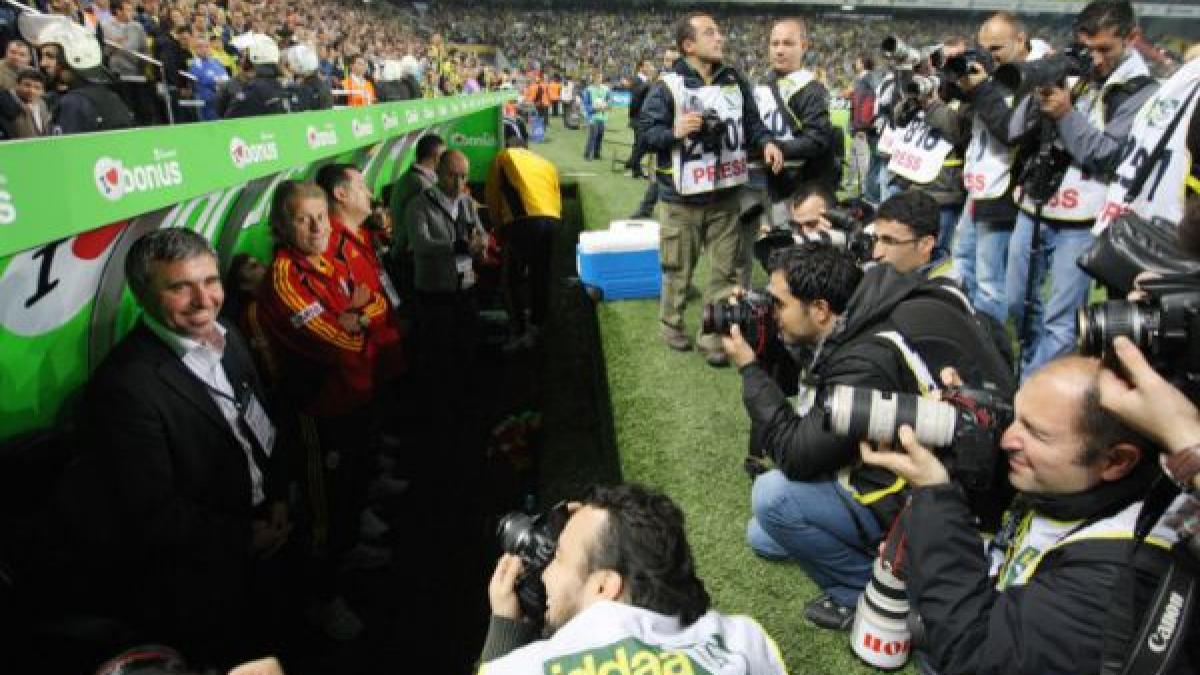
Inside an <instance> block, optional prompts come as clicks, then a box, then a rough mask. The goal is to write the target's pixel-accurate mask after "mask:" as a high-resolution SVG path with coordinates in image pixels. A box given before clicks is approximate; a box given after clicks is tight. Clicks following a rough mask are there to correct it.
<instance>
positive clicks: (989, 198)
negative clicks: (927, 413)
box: [954, 12, 1044, 323]
mask: <svg viewBox="0 0 1200 675" xmlns="http://www.w3.org/2000/svg"><path fill="white" fill-rule="evenodd" d="M979 46H980V48H981V49H982V50H984V51H986V52H988V53H989V54H991V59H992V61H993V62H994V63H995V65H996V66H1002V65H1006V64H1013V63H1022V62H1024V61H1026V60H1029V59H1031V58H1039V57H1040V56H1041V54H1042V51H1043V47H1044V45H1043V44H1042V43H1040V42H1039V43H1038V44H1037V46H1036V47H1035V46H1034V44H1033V43H1032V42H1031V41H1030V40H1029V35H1028V33H1027V31H1026V29H1025V24H1024V22H1022V21H1021V19H1020V18H1018V17H1017V16H1016V15H1015V14H1012V13H1011V12H997V13H995V14H993V15H992V16H991V17H990V18H989V19H988V20H987V21H985V22H984V23H983V26H981V27H980V28H979ZM958 84H959V86H960V87H961V88H962V90H963V92H965V94H966V96H967V98H968V100H969V101H970V102H971V103H972V110H973V112H974V119H973V120H972V123H971V125H972V126H971V141H970V144H969V145H968V146H967V152H966V156H965V158H964V162H965V166H964V167H963V184H964V185H965V186H966V188H967V199H968V204H967V206H966V208H964V209H963V215H962V218H961V219H960V220H959V223H958V230H957V231H958V238H957V239H956V240H955V242H954V267H955V269H956V270H957V271H958V275H959V279H960V280H961V281H962V284H963V286H964V287H965V288H966V291H967V294H968V295H969V296H970V298H971V303H972V304H973V305H974V306H975V309H976V310H977V311H980V312H983V313H984V314H987V315H988V316H990V317H992V318H993V319H995V320H996V321H999V322H1000V323H1004V322H1005V321H1007V320H1008V311H1009V298H1008V295H1007V293H1006V291H1005V278H1006V275H1007V270H1008V241H1009V239H1010V238H1011V237H1012V231H1013V224H1014V223H1015V222H1016V219H1017V207H1016V204H1015V203H1014V202H1013V199H1012V192H1013V187H1015V185H1016V180H1015V179H1014V173H1013V170H1012V169H1013V159H1014V157H1015V154H1014V152H1013V149H1014V146H1015V145H1016V142H1017V139H1016V138H1015V137H1013V136H1011V135H1010V132H1009V119H1010V118H1011V117H1012V107H1013V104H1014V95H1015V93H1016V92H1012V91H1009V90H1008V89H1006V88H1005V87H1004V85H1002V84H1000V83H998V82H996V81H994V80H992V79H991V78H990V74H989V73H988V72H987V71H986V70H985V69H984V67H983V66H982V65H981V64H978V63H975V64H972V65H971V70H970V71H969V72H968V73H967V75H966V76H965V77H962V78H960V79H959V81H958Z"/></svg>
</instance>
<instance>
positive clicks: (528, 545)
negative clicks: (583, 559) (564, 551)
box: [496, 502, 571, 624]
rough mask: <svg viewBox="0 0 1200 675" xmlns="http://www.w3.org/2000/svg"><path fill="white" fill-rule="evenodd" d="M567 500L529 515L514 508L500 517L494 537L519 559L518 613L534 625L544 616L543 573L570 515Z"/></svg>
mask: <svg viewBox="0 0 1200 675" xmlns="http://www.w3.org/2000/svg"><path fill="white" fill-rule="evenodd" d="M570 516H571V514H570V511H569V510H568V509H567V503H566V502H559V503H558V504H556V505H555V506H554V507H553V508H551V509H550V510H549V511H546V512H545V513H541V514H538V515H535V516H531V515H529V514H526V513H522V512H520V511H513V512H511V513H508V514H505V515H504V516H503V517H502V518H500V522H499V524H498V525H497V526H496V536H497V538H499V540H500V548H501V550H503V551H504V552H505V553H511V554H513V555H515V556H517V557H518V558H520V559H521V575H520V576H519V577H517V600H518V601H519V602H520V604H521V614H522V615H523V616H524V617H525V618H526V619H529V620H530V621H532V622H534V623H535V624H541V623H542V621H543V620H544V618H545V616H546V586H545V584H543V583H542V572H543V571H545V569H546V566H547V565H549V564H550V561H551V560H553V559H554V551H555V550H556V549H557V548H558V535H559V534H561V533H562V529H563V527H564V526H565V525H566V524H567V519H568V518H570Z"/></svg>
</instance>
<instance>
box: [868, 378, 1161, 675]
mask: <svg viewBox="0 0 1200 675" xmlns="http://www.w3.org/2000/svg"><path fill="white" fill-rule="evenodd" d="M943 377H944V379H945V380H947V383H948V384H954V383H955V382H954V380H955V379H956V377H957V376H956V375H955V374H953V373H945V372H944V373H943ZM1103 381H1104V375H1103V373H1102V367H1101V365H1100V361H1099V360H1098V359H1094V358H1086V357H1081V356H1066V357H1061V358H1059V359H1056V360H1054V361H1052V362H1051V363H1049V364H1047V365H1046V366H1045V367H1044V368H1042V369H1041V370H1039V371H1038V372H1037V373H1035V374H1034V375H1032V376H1031V377H1030V378H1029V379H1028V380H1026V381H1025V383H1024V384H1023V385H1022V386H1021V389H1020V391H1018V393H1017V396H1016V399H1015V417H1014V422H1013V423H1012V425H1010V426H1009V428H1008V429H1007V430H1006V431H1005V432H1004V435H1003V437H1002V438H1001V441H1000V447H1001V449H1002V450H1003V451H1004V452H1005V453H1006V454H1007V456H1008V477H1009V480H1010V481H1011V482H1012V484H1013V486H1014V487H1015V488H1016V489H1017V490H1018V496H1017V499H1016V500H1014V502H1013V506H1012V508H1011V509H1010V511H1009V513H1008V514H1006V517H1005V521H1004V524H1003V525H1002V527H1001V528H1000V530H999V531H998V532H997V533H996V536H995V538H994V539H993V541H992V542H991V543H990V544H989V545H988V547H987V552H986V554H985V551H984V550H983V549H982V548H981V547H980V543H981V542H980V537H979V533H978V531H977V530H976V527H975V522H974V517H973V515H972V514H971V513H970V511H969V510H968V508H967V502H966V499H965V497H964V494H963V491H962V488H961V487H959V486H958V485H957V484H956V483H954V482H952V481H951V479H950V475H949V473H948V472H947V471H946V468H945V466H944V465H943V463H942V461H941V460H940V459H939V457H938V456H937V455H935V454H934V453H933V452H931V451H930V450H929V449H928V448H925V447H922V446H921V445H920V444H919V443H918V442H917V441H916V439H915V436H914V434H913V431H912V429H911V428H909V427H907V426H906V427H902V428H901V430H900V433H899V438H900V444H901V445H902V446H903V448H902V449H903V451H902V452H898V451H893V450H892V449H891V448H890V447H888V446H887V445H885V444H881V446H880V447H879V448H878V449H875V448H872V447H871V445H870V444H867V443H863V444H862V445H861V447H860V451H861V453H862V458H863V461H864V462H865V463H867V464H869V465H871V466H875V467H878V468H882V469H886V470H888V471H893V472H895V473H896V474H898V475H900V476H902V477H904V479H905V480H907V481H908V482H909V483H910V484H911V485H912V486H913V490H912V500H911V506H910V512H909V516H908V518H909V520H908V523H907V527H906V530H905V531H906V533H907V558H906V562H905V570H906V571H907V582H908V598H909V601H910V602H911V605H912V611H913V613H914V614H915V616H910V617H909V625H910V626H913V625H915V626H916V627H914V643H915V646H916V649H917V650H918V653H919V654H920V655H922V656H923V657H924V658H925V660H926V661H927V662H928V665H929V666H931V667H932V671H934V672H938V673H941V674H942V675H950V674H952V673H974V674H984V673H1037V674H1039V675H1041V674H1044V673H1096V672H1100V670H1101V664H1102V661H1103V662H1107V661H1110V660H1112V659H1114V658H1116V659H1122V658H1123V657H1124V653H1125V652H1124V651H1123V647H1124V645H1125V643H1124V642H1123V639H1124V638H1127V637H1128V635H1122V634H1121V633H1122V631H1125V632H1128V630H1129V628H1130V626H1131V623H1130V622H1128V619H1129V615H1128V613H1127V612H1128V604H1127V602H1128V600H1129V599H1130V598H1131V597H1133V596H1132V593H1129V594H1126V592H1127V591H1131V590H1137V591H1138V592H1139V593H1144V592H1145V591H1146V590H1147V586H1151V587H1152V584H1153V583H1154V575H1155V573H1156V572H1158V571H1161V569H1162V567H1163V565H1164V563H1165V561H1166V550H1165V549H1166V548H1169V546H1170V545H1171V543H1172V542H1173V541H1174V540H1175V538H1176V537H1175V534H1174V533H1173V532H1172V531H1170V530H1169V529H1167V528H1165V527H1162V526H1158V527H1156V528H1155V529H1154V531H1153V532H1152V534H1151V535H1150V536H1149V537H1148V538H1146V539H1145V541H1144V542H1141V544H1140V545H1135V541H1134V531H1135V526H1136V525H1137V520H1138V513H1139V511H1140V509H1141V506H1142V498H1143V496H1144V495H1145V494H1146V492H1147V491H1148V490H1149V489H1150V487H1151V485H1152V484H1153V483H1154V481H1155V480H1156V479H1157V478H1158V477H1159V476H1160V471H1159V468H1158V466H1157V464H1158V462H1157V461H1156V459H1157V447H1156V446H1155V445H1154V444H1153V443H1151V442H1150V441H1148V440H1147V439H1145V438H1144V437H1142V436H1141V435H1139V434H1138V433H1136V432H1135V431H1133V430H1131V429H1130V428H1129V427H1127V426H1126V425H1125V424H1123V423H1122V422H1121V421H1120V420H1118V419H1117V418H1116V417H1114V416H1113V415H1111V414H1110V413H1108V412H1106V411H1105V410H1104V409H1103V408H1102V407H1101V396H1102V393H1101V391H1100V388H1099V387H1100V383H1102V382H1103ZM1134 580H1136V583H1135V582H1134ZM1131 585H1132V586H1131ZM1122 619H1124V620H1125V621H1122ZM930 671H931V669H927V670H926V672H930Z"/></svg>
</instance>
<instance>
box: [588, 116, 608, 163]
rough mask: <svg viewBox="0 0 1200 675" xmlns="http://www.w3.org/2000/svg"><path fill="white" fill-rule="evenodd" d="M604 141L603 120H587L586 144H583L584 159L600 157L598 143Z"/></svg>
mask: <svg viewBox="0 0 1200 675" xmlns="http://www.w3.org/2000/svg"><path fill="white" fill-rule="evenodd" d="M603 142H604V122H588V135H587V145H585V146H583V158H584V159H600V144H601V143H603Z"/></svg>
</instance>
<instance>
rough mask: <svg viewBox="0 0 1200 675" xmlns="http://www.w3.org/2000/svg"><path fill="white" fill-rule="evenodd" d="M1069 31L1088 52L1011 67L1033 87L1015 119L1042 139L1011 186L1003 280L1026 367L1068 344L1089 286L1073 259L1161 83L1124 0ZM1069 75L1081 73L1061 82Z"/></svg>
mask: <svg viewBox="0 0 1200 675" xmlns="http://www.w3.org/2000/svg"><path fill="white" fill-rule="evenodd" d="M1075 32H1076V36H1077V38H1078V40H1079V41H1080V43H1081V44H1082V45H1083V47H1085V48H1086V51H1084V50H1080V49H1072V50H1068V51H1067V52H1066V53H1064V54H1062V55H1055V56H1054V57H1047V58H1044V59H1040V60H1038V61H1034V62H1030V63H1025V64H1021V65H1020V66H1019V67H1017V68H1015V69H1013V70H1015V72H1018V73H1020V78H1019V81H1020V84H1019V85H1018V86H1021V87H1028V88H1036V95H1031V96H1029V97H1027V98H1026V99H1025V100H1023V101H1022V102H1021V104H1020V105H1019V106H1018V108H1017V111H1016V113H1015V114H1014V125H1015V126H1016V127H1017V128H1022V129H1032V128H1038V129H1039V130H1040V131H1039V134H1038V135H1039V136H1040V142H1041V147H1040V148H1039V149H1038V151H1037V152H1036V153H1035V154H1034V156H1033V157H1032V158H1031V160H1030V162H1029V165H1028V166H1027V170H1026V175H1025V176H1024V177H1023V183H1022V186H1021V190H1019V191H1018V193H1017V196H1018V197H1019V199H1020V201H1019V202H1018V206H1019V208H1020V209H1021V214H1020V215H1019V216H1018V217H1017V222H1016V226H1015V228H1014V230H1013V235H1012V241H1011V243H1010V244H1009V251H1008V273H1007V283H1006V287H1005V293H1006V295H1007V296H1008V302H1009V313H1010V315H1012V316H1014V317H1017V318H1018V320H1019V323H1020V324H1021V325H1022V330H1021V335H1020V339H1021V347H1022V348H1021V364H1022V373H1024V375H1025V376H1027V375H1028V374H1030V373H1032V372H1034V371H1035V370H1037V368H1039V367H1040V366H1042V365H1043V364H1045V363H1047V362H1048V361H1050V360H1051V359H1052V358H1054V357H1055V356H1058V355H1060V354H1063V353H1065V352H1068V351H1070V350H1071V349H1072V347H1073V346H1074V344H1075V338H1076V326H1075V310H1076V309H1077V308H1078V307H1079V306H1080V305H1082V304H1084V302H1085V301H1086V299H1087V293H1088V285H1089V280H1088V277H1087V275H1086V274H1085V273H1084V272H1083V271H1082V270H1081V269H1080V268H1079V267H1078V266H1077V265H1076V262H1075V261H1076V260H1077V259H1078V258H1079V256H1080V254H1082V253H1083V252H1084V251H1086V250H1087V249H1088V248H1089V247H1090V246H1091V244H1092V240H1093V235H1092V233H1091V231H1090V229H1091V227H1092V224H1093V222H1094V221H1095V219H1096V218H1097V216H1099V215H1100V210H1101V208H1102V207H1103V205H1104V201H1105V193H1106V191H1107V187H1106V186H1107V183H1108V182H1109V181H1110V180H1111V179H1112V177H1113V172H1114V171H1115V170H1116V168H1117V165H1118V163H1119V162H1120V160H1121V158H1122V155H1121V149H1122V147H1123V145H1124V143H1125V141H1126V138H1127V136H1128V134H1129V130H1130V127H1131V126H1132V124H1133V119H1134V117H1135V115H1136V114H1137V112H1138V110H1139V109H1140V108H1141V107H1142V105H1143V104H1144V103H1145V102H1146V101H1147V100H1148V99H1149V98H1150V97H1151V95H1153V94H1154V92H1155V91H1156V90H1157V89H1158V84H1157V82H1155V81H1154V79H1153V78H1151V77H1150V74H1149V71H1148V70H1147V68H1146V63H1145V61H1144V60H1143V59H1142V57H1141V55H1140V54H1139V53H1138V52H1137V50H1135V49H1133V47H1132V45H1131V43H1132V42H1133V41H1134V40H1135V39H1136V38H1137V37H1138V35H1139V30H1138V28H1137V25H1136V23H1135V21H1134V14H1133V7H1132V6H1131V5H1130V4H1129V3H1128V2H1124V1H1114V0H1095V1H1094V2H1092V3H1090V4H1088V5H1087V6H1086V7H1084V9H1083V11H1082V12H1081V13H1080V15H1079V18H1078V19H1077V20H1076V23H1075ZM999 76H1000V71H999V69H998V70H997V77H999ZM1072 76H1078V81H1077V83H1076V84H1075V85H1074V86H1072V87H1071V89H1070V90H1068V89H1067V81H1068V80H1069V78H1070V77H1072ZM1039 111H1040V112H1039ZM1055 137H1057V140H1055ZM1060 146H1061V148H1065V153H1066V154H1065V156H1064V155H1063V153H1062V150H1059V147H1060ZM1064 172H1065V175H1064ZM1055 186H1057V189H1055ZM1033 196H1039V197H1042V196H1044V197H1045V199H1044V200H1042V199H1039V200H1037V201H1035V200H1034V199H1033V198H1032V197H1033ZM1031 261H1032V262H1031ZM1047 269H1049V270H1050V276H1051V287H1050V299H1049V301H1048V303H1047V305H1046V307H1045V310H1044V312H1043V311H1042V307H1041V301H1040V294H1039V293H1038V291H1039V290H1040V289H1041V286H1042V280H1043V279H1044V277H1045V274H1046V271H1047ZM1039 316H1040V321H1039Z"/></svg>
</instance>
